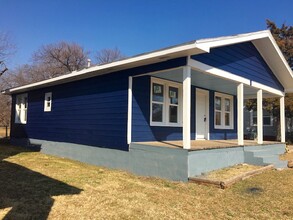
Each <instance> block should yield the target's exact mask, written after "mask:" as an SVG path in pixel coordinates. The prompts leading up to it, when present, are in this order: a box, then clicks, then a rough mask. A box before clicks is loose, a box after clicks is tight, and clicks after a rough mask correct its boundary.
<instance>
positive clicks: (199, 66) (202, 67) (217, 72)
mask: <svg viewBox="0 0 293 220" xmlns="http://www.w3.org/2000/svg"><path fill="white" fill-rule="evenodd" d="M187 63H188V65H190V66H191V67H192V68H193V69H195V70H199V71H202V72H205V73H208V74H211V75H213V76H216V77H219V78H223V79H227V80H231V81H235V82H239V83H243V84H245V85H250V80H249V79H246V78H244V77H241V76H237V75H235V74H232V73H229V72H227V71H224V70H221V69H218V68H215V67H213V66H210V65H207V64H204V63H202V62H199V61H197V60H193V59H188V62H187Z"/></svg>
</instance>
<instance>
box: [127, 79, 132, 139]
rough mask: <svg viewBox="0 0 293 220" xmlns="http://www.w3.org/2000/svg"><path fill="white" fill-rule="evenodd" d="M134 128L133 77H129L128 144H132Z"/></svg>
mask: <svg viewBox="0 0 293 220" xmlns="http://www.w3.org/2000/svg"><path fill="white" fill-rule="evenodd" d="M131 127H132V76H129V77H128V115H127V144H130V143H131V130H132V129H131Z"/></svg>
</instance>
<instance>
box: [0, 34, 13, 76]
mask: <svg viewBox="0 0 293 220" xmlns="http://www.w3.org/2000/svg"><path fill="white" fill-rule="evenodd" d="M14 52H15V45H14V44H13V43H12V41H11V37H10V35H9V34H8V33H5V32H0V76H1V75H2V74H3V73H4V72H6V71H7V70H8V68H7V66H6V64H5V62H6V61H7V59H8V58H9V56H10V55H12V54H13V53H14Z"/></svg>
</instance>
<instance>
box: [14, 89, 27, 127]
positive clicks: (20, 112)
mask: <svg viewBox="0 0 293 220" xmlns="http://www.w3.org/2000/svg"><path fill="white" fill-rule="evenodd" d="M27 104H28V103H27V94H21V95H17V96H16V103H15V123H20V124H26V121H27Z"/></svg>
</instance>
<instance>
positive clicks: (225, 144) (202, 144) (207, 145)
mask: <svg viewBox="0 0 293 220" xmlns="http://www.w3.org/2000/svg"><path fill="white" fill-rule="evenodd" d="M278 143H280V142H277V141H264V142H263V144H262V145H269V144H278ZM135 144H143V145H150V146H157V147H170V148H183V141H149V142H135ZM257 145H261V144H258V143H257V141H255V140H244V145H242V146H257ZM231 147H239V145H238V142H237V140H191V149H190V150H191V151H193V150H204V149H218V148H231Z"/></svg>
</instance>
